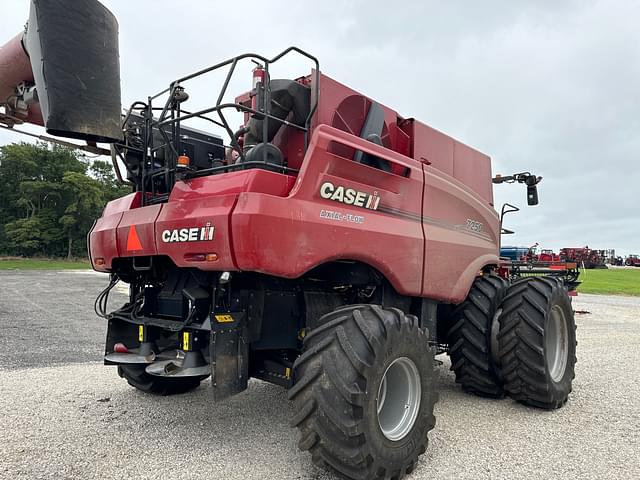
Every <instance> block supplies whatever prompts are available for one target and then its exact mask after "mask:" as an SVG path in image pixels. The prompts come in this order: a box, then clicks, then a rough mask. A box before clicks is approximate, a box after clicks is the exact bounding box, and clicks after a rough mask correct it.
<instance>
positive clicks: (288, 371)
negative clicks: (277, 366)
mask: <svg viewBox="0 0 640 480" xmlns="http://www.w3.org/2000/svg"><path fill="white" fill-rule="evenodd" d="M284 376H285V377H286V378H291V369H290V368H289V367H287V368H285V369H284Z"/></svg>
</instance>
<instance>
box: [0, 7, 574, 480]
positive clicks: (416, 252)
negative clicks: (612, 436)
mask: <svg viewBox="0 0 640 480" xmlns="http://www.w3.org/2000/svg"><path fill="white" fill-rule="evenodd" d="M62 3H64V2H46V1H38V0H33V2H32V10H31V15H30V19H29V23H28V27H27V29H26V32H25V33H21V34H20V35H18V36H17V37H16V38H14V39H13V40H11V41H10V42H9V43H8V44H7V45H5V46H4V47H3V48H2V50H0V93H1V98H2V99H6V101H5V102H4V105H3V109H2V111H1V113H0V122H3V123H4V124H5V125H6V126H8V127H12V126H15V125H18V124H20V123H23V122H30V123H35V124H39V125H43V126H44V127H45V128H46V130H47V132H48V133H49V134H51V135H55V136H60V137H68V138H75V139H81V140H84V141H86V142H87V145H86V146H85V147H84V148H89V149H96V148H97V145H96V143H99V142H103V143H109V144H111V148H112V151H113V154H114V167H115V168H116V172H119V170H118V167H119V164H118V162H117V161H115V159H116V158H119V159H120V162H121V163H122V164H123V165H124V166H125V168H126V173H123V174H122V175H119V176H120V178H122V180H123V181H128V182H130V183H131V184H132V193H131V194H129V195H127V196H125V197H123V198H120V199H118V200H115V201H113V202H110V203H109V204H108V205H107V206H106V208H105V209H104V212H103V214H102V216H101V217H100V218H98V219H97V220H96V223H95V225H94V227H93V229H92V230H91V233H90V236H89V245H90V247H89V250H90V256H91V262H92V265H93V268H94V269H96V270H97V271H100V272H106V273H108V274H109V275H110V283H109V285H108V287H107V288H106V289H105V290H104V292H102V294H101V295H100V296H99V298H98V299H97V301H96V311H97V312H98V314H99V315H101V316H103V317H104V318H105V319H106V321H107V323H108V330H107V338H106V345H105V357H104V359H105V363H106V364H108V365H116V366H117V370H118V373H119V374H120V376H121V377H123V378H124V379H126V381H128V382H129V384H131V385H132V386H134V387H135V388H137V389H139V390H142V391H145V392H149V393H158V394H167V395H168V394H173V393H181V392H186V391H189V390H192V389H194V388H196V387H198V385H199V384H200V382H201V381H202V380H204V379H205V378H207V377H208V376H211V390H212V396H211V400H212V401H219V400H223V399H225V398H228V397H229V396H231V395H235V394H238V393H240V392H242V391H243V390H245V389H246V388H247V382H248V380H249V378H251V377H253V378H259V379H262V380H265V381H268V382H272V383H275V384H278V385H281V386H283V387H285V388H287V389H288V391H289V398H290V399H291V401H292V402H293V408H292V411H293V415H292V418H291V424H292V425H294V426H295V427H297V429H298V430H299V432H300V443H299V446H300V448H301V449H303V450H308V451H309V452H310V453H311V458H312V459H313V461H314V463H316V464H318V465H321V466H325V467H330V468H332V469H334V470H336V471H338V472H340V473H341V474H343V475H344V476H346V477H348V478H353V479H389V478H393V479H399V478H401V477H403V476H404V475H405V474H407V473H410V472H411V471H412V470H413V469H414V467H415V465H416V462H417V461H418V457H419V456H420V455H421V454H422V453H424V452H425V449H426V448H427V442H428V439H427V433H428V432H429V430H431V429H432V428H433V427H434V424H435V418H434V414H433V413H434V403H435V401H436V398H437V393H436V377H435V374H434V368H435V364H436V362H435V361H434V356H435V355H436V354H438V353H444V352H448V354H449V355H450V356H451V363H452V369H453V370H454V372H455V375H456V381H457V382H458V383H460V384H461V385H462V387H463V388H464V389H465V390H467V391H469V392H473V393H475V394H478V395H482V396H489V397H495V398H500V397H503V396H505V395H509V396H511V397H512V398H514V399H515V400H517V401H519V402H522V403H524V404H526V405H530V406H533V407H537V408H542V409H556V408H559V407H561V406H562V405H564V403H565V402H566V401H567V399H568V396H569V393H570V392H571V384H572V380H573V378H574V364H575V361H576V357H575V353H576V336H575V323H574V317H573V311H572V308H571V302H570V298H569V297H568V295H567V290H566V288H565V286H564V285H563V283H562V281H560V280H558V279H557V278H555V277H553V276H542V277H540V276H536V277H531V278H525V279H520V280H518V281H510V279H509V276H508V262H506V261H503V260H501V258H500V254H499V245H500V230H501V217H500V216H499V215H498V213H497V212H496V211H495V209H494V208H493V189H492V188H493V187H492V177H491V162H490V159H489V157H487V156H486V155H484V154H482V153H480V152H478V151H477V150H474V149H473V148H471V147H468V146H466V145H464V144H463V143H461V142H459V141H457V140H454V139H453V138H451V137H449V136H447V135H444V134H443V133H440V132H438V131H436V130H434V129H433V128H431V127H429V126H427V125H425V124H424V123H421V122H420V121H418V120H415V119H413V118H409V117H404V116H402V115H400V114H399V113H398V112H396V111H395V110H393V109H392V108H389V107H386V106H384V105H382V104H380V103H378V102H376V101H375V100H372V99H370V98H368V97H366V96H364V95H362V94H360V93H358V92H357V91H355V90H352V89H351V88H349V87H346V86H344V85H342V84H340V83H339V82H337V81H335V80H333V79H331V78H330V77H328V76H326V75H325V74H324V73H322V72H321V70H320V68H319V64H318V61H317V60H316V59H315V58H314V57H313V56H311V55H309V54H308V53H306V52H304V51H302V50H300V49H298V48H289V49H287V50H285V51H284V52H282V53H281V54H279V55H276V56H275V57H273V58H267V57H264V56H261V55H258V54H245V55H240V56H237V57H234V58H231V59H228V60H225V61H223V62H220V63H217V64H216V65H214V66H212V67H208V68H205V69H203V70H200V71H198V72H195V73H193V74H189V75H185V76H183V77H181V78H178V79H176V80H174V81H172V82H171V83H170V84H169V86H168V88H166V89H165V90H163V91H162V92H160V93H158V94H156V95H152V96H149V97H147V98H145V99H143V100H141V101H139V102H136V103H134V104H133V105H131V106H130V107H129V109H128V110H127V114H126V116H125V117H124V118H122V117H121V107H120V86H119V65H118V40H117V23H116V20H115V18H114V17H113V15H112V14H111V13H110V12H109V11H108V10H106V9H105V8H104V7H103V6H102V5H101V4H100V3H98V2H97V1H95V0H76V1H73V2H71V1H69V2H68V3H69V7H70V8H66V9H60V5H61V4H62ZM71 6H73V8H71ZM140 28H145V27H144V25H141V26H140ZM290 55H298V56H299V57H300V58H302V59H306V61H308V63H309V64H310V67H309V70H307V71H306V72H301V73H300V74H299V76H296V77H293V78H289V79H276V78H272V72H273V67H274V64H276V63H277V62H279V61H280V59H282V58H283V57H285V56H286V57H288V56H290ZM251 61H254V62H256V63H257V66H256V67H255V68H254V70H253V75H252V78H247V79H246V80H247V84H251V90H250V91H248V92H245V93H240V95H238V96H237V98H236V99H235V100H225V98H226V97H225V94H226V92H227V89H228V87H229V85H230V84H231V80H232V77H233V76H234V73H235V72H236V71H238V68H239V65H240V64H241V63H242V62H245V63H246V62H251ZM174 69H175V67H172V70H174ZM215 72H218V73H220V72H223V73H224V75H223V81H222V84H221V87H220V89H219V90H217V91H215V90H211V91H210V94H209V98H210V99H211V100H210V104H209V106H207V107H206V108H201V109H187V106H188V104H189V103H188V102H189V85H190V84H191V81H192V80H194V79H196V78H203V77H205V76H207V75H209V74H212V73H215ZM208 85H210V87H209V88H213V87H212V84H208ZM192 101H193V99H192ZM238 111H239V112H242V113H243V115H244V123H243V125H242V127H241V128H239V129H232V128H231V127H230V120H229V116H228V115H227V113H229V112H238ZM191 121H200V122H201V123H202V122H206V123H208V124H209V125H211V131H202V129H200V130H195V129H193V128H191V127H189V126H188V125H189V124H190V122H191ZM201 123H200V124H201ZM214 132H219V133H221V135H218V134H216V133H214ZM125 177H126V180H125ZM539 181H540V178H539V177H536V176H535V175H531V174H529V173H523V174H517V175H511V176H508V177H500V176H498V177H496V178H494V179H493V182H494V183H503V182H518V183H523V184H525V185H527V191H528V194H527V198H528V203H529V204H536V203H537V190H536V184H537V183H538V182H539ZM503 213H504V209H503ZM117 282H124V283H126V284H127V285H128V286H129V292H130V295H129V300H128V301H127V303H126V304H125V305H123V306H121V307H119V308H116V309H114V310H109V309H108V307H107V299H108V295H109V291H110V290H111V289H112V288H113V287H114V286H115V285H116V283H117ZM150 401H153V400H152V398H150ZM150 408H152V407H150ZM550 420H551V419H550ZM211 428H215V424H213V425H211ZM198 447H199V448H202V449H203V453H202V454H203V455H218V454H220V453H219V452H207V451H206V449H207V445H200V446H196V448H198ZM190 448H191V449H193V447H190ZM205 452H206V453H205Z"/></svg>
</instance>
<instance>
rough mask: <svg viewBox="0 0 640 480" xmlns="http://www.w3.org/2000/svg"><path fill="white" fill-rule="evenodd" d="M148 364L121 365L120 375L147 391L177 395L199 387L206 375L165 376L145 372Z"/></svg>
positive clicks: (131, 383)
mask: <svg viewBox="0 0 640 480" xmlns="http://www.w3.org/2000/svg"><path fill="white" fill-rule="evenodd" d="M145 368H146V365H119V366H118V375H120V377H122V378H124V379H125V380H126V381H127V382H128V383H129V385H131V386H132V387H134V388H137V389H138V390H141V391H143V392H145V393H153V394H156V395H176V394H179V393H186V392H189V391H191V390H194V389H196V388H198V386H199V385H200V382H201V381H202V380H203V379H204V378H206V377H189V378H163V377H158V376H156V375H149V374H148V373H147V372H145Z"/></svg>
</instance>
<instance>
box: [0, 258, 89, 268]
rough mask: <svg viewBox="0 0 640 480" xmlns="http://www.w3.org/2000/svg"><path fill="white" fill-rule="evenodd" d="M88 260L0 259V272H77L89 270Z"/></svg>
mask: <svg viewBox="0 0 640 480" xmlns="http://www.w3.org/2000/svg"><path fill="white" fill-rule="evenodd" d="M90 268H91V264H90V263H89V261H88V260H62V259H49V258H6V259H5V258H0V270H78V269H85V270H86V269H90Z"/></svg>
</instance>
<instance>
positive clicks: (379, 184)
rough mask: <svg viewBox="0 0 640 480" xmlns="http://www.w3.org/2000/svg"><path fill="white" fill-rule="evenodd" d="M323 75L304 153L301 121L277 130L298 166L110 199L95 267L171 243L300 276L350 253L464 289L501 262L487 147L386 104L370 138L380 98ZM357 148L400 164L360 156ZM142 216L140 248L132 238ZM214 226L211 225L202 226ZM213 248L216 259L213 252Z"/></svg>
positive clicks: (411, 279)
mask: <svg viewBox="0 0 640 480" xmlns="http://www.w3.org/2000/svg"><path fill="white" fill-rule="evenodd" d="M320 78H321V85H320V97H321V99H322V100H321V102H320V103H319V105H318V110H317V112H316V115H315V117H314V120H313V122H312V127H313V128H312V132H311V139H310V142H309V146H308V148H307V150H306V153H305V154H304V158H302V156H301V152H302V150H301V149H302V148H303V145H304V143H303V138H304V137H303V133H302V132H300V131H298V130H295V129H293V128H291V127H283V128H282V129H281V131H280V132H279V133H278V135H276V137H275V139H274V144H276V145H279V146H280V148H281V149H282V151H283V153H284V156H285V158H286V159H287V161H288V165H289V166H290V167H294V168H297V167H300V171H299V173H298V175H297V177H294V176H290V175H284V174H280V173H273V172H268V171H265V170H262V169H250V170H244V171H237V172H231V173H224V174H217V175H211V176H206V177H200V178H194V179H191V180H187V181H178V182H176V184H175V186H174V187H173V190H172V191H171V194H170V197H169V200H168V202H166V203H162V204H158V205H151V206H147V207H139V203H140V202H139V200H140V198H139V196H138V197H135V196H133V197H131V198H130V197H126V198H130V199H129V200H124V199H123V200H120V201H116V202H112V203H111V204H109V206H108V207H107V208H106V209H105V213H104V214H103V217H102V218H101V219H99V220H98V222H97V223H96V226H95V228H94V229H93V231H92V232H91V236H90V245H91V257H92V259H95V258H104V265H103V266H102V267H96V268H98V269H102V270H104V271H109V270H110V268H111V265H112V261H113V258H115V257H117V256H122V257H132V256H139V255H166V256H168V257H170V258H171V259H172V260H173V262H174V263H175V264H176V265H178V266H180V267H197V268H200V269H203V270H217V271H223V270H244V271H255V272H261V273H265V274H269V275H274V276H278V277H284V278H297V277H299V276H301V275H303V274H305V273H306V272H308V271H309V270H311V269H313V268H314V267H316V266H318V265H321V264H323V263H326V262H330V261H335V260H346V261H349V260H352V261H360V262H364V263H366V264H368V265H370V266H372V267H374V268H376V269H377V270H378V271H380V272H381V273H382V274H383V275H384V276H385V277H386V278H387V279H388V280H389V281H390V282H391V284H392V285H393V286H394V287H395V289H396V290H397V291H398V292H399V293H401V294H405V295H412V296H424V297H429V298H434V299H439V300H443V301H447V302H452V303H458V302H460V301H462V300H463V299H464V298H465V296H466V295H467V293H468V290H469V288H470V286H471V284H472V282H473V280H474V278H475V277H476V276H477V274H478V272H479V271H480V270H481V269H482V268H484V267H486V266H487V265H497V264H498V244H499V239H498V235H499V219H498V214H497V213H496V211H495V210H494V209H493V208H492V202H493V194H492V186H491V165H490V160H489V157H487V156H486V155H483V154H482V153H480V152H478V151H476V150H474V149H472V148H470V147H467V146H466V145H463V144H462V143H460V142H458V141H456V140H454V139H452V138H451V137H448V136H447V135H444V134H442V133H440V132H438V131H436V130H434V129H432V128H430V127H427V126H426V125H423V124H421V123H420V122H417V121H415V120H405V119H403V118H402V117H400V116H399V115H398V114H397V113H396V112H395V111H393V110H391V109H389V108H387V107H384V106H383V107H382V108H383V109H384V112H385V113H384V119H385V127H384V130H383V135H382V142H383V145H384V146H379V145H376V144H374V143H372V142H369V141H367V140H365V139H363V138H360V136H359V135H358V133H359V132H358V131H357V130H358V129H359V128H360V127H361V123H362V122H364V119H365V118H366V113H367V110H366V109H367V108H369V107H368V106H369V105H370V104H371V100H369V99H366V98H365V97H362V96H361V95H360V94H358V93H357V92H355V91H353V90H351V89H349V88H348V87H345V86H343V85H341V84H339V83H338V82H336V81H334V80H331V79H330V78H328V77H326V76H324V75H321V77H320ZM336 112H338V113H336ZM343 115H346V116H349V118H348V119H345V118H344V117H343ZM332 124H333V125H335V126H336V127H338V128H333V127H331V126H330V125H332ZM354 128H355V130H356V131H353V130H354ZM355 151H362V152H365V153H367V154H369V155H373V156H376V157H378V158H379V159H382V160H384V161H386V162H388V164H389V166H390V167H391V168H390V170H391V171H390V172H387V171H385V170H383V169H377V168H373V167H370V166H368V165H365V164H363V163H358V162H355V161H353V152H355ZM329 184H330V185H329ZM327 185H329V186H327ZM325 187H326V189H325ZM338 187H340V188H341V189H342V193H341V194H340V195H337V194H336V195H337V196H336V195H333V193H335V190H336V189H338ZM329 190H330V191H329ZM347 191H350V192H351V193H344V192H347ZM327 192H329V193H328V194H327ZM343 194H344V196H343ZM349 195H351V196H349ZM135 198H137V202H138V203H137V204H136V203H135V202H134V201H133V200H132V199H135ZM354 198H355V199H359V200H358V201H359V202H360V203H359V205H360V206H356V205H357V204H358V202H356V201H354ZM367 207H369V208H367ZM132 226H134V227H135V229H136V233H137V236H138V237H139V240H140V244H141V245H140V246H141V248H140V249H138V250H131V249H129V250H127V246H129V248H131V245H132V243H131V242H128V241H127V240H128V235H129V231H130V229H131V227H132ZM208 226H211V227H213V228H214V233H213V237H212V238H206V239H201V238H196V237H197V236H198V235H199V234H198V232H199V231H200V229H204V228H205V227H207V228H208ZM114 232H117V233H114ZM189 232H191V233H189ZM191 234H192V235H193V238H190V239H189V240H190V241H183V240H179V239H178V235H184V238H185V239H186V238H187V236H188V235H191ZM213 253H215V254H216V257H217V260H215V261H204V257H205V255H206V254H213ZM94 265H95V260H94Z"/></svg>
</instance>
